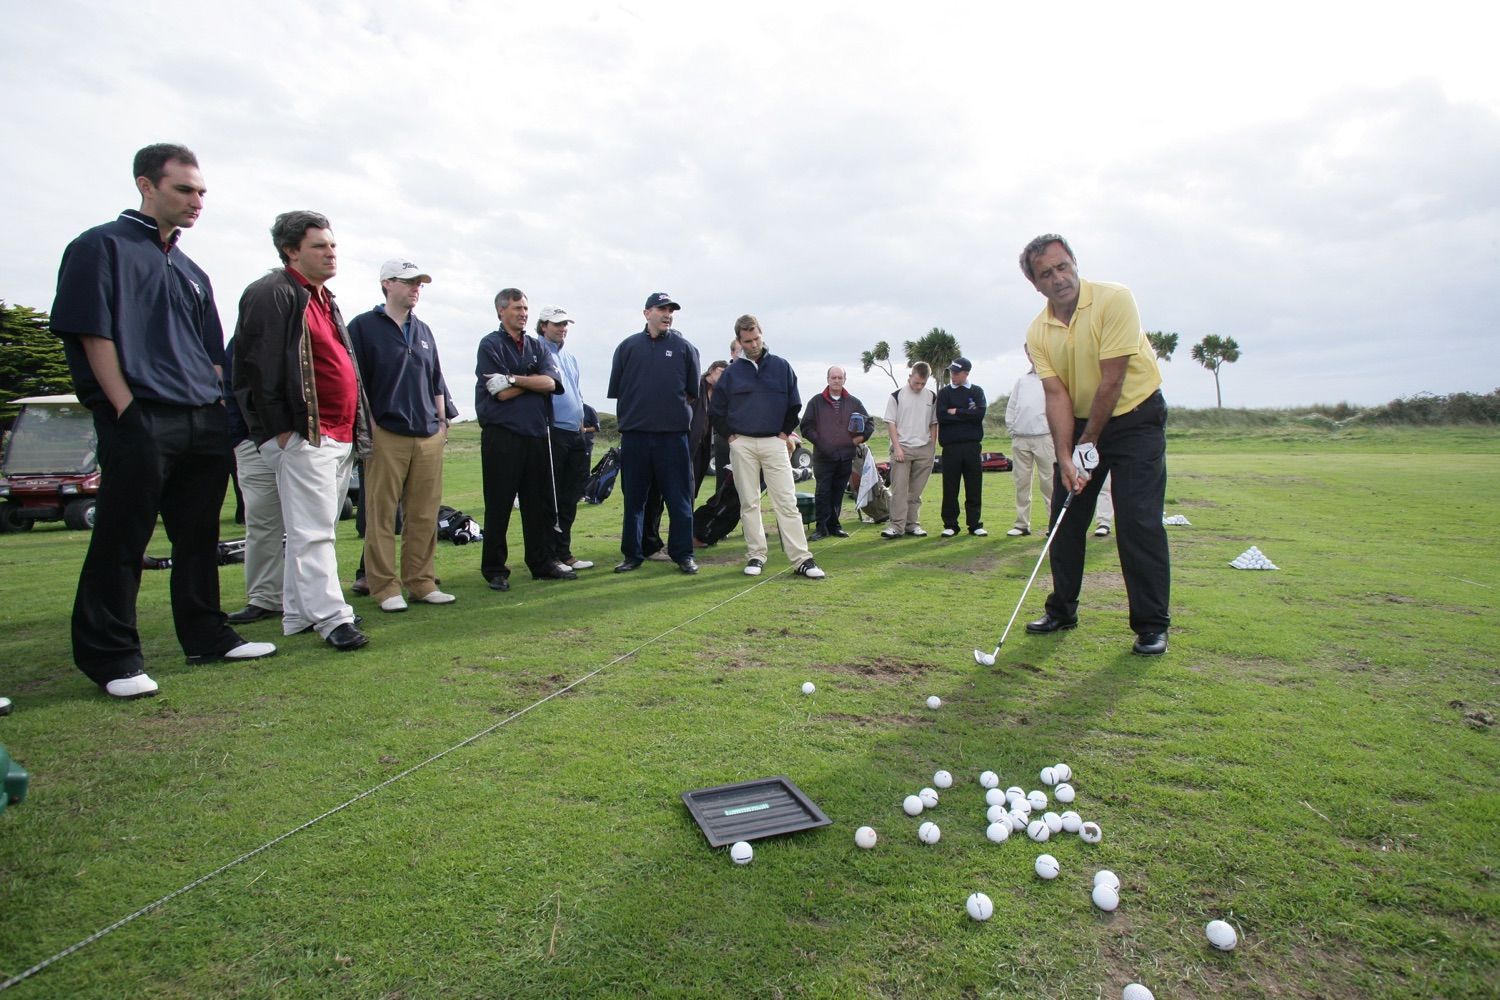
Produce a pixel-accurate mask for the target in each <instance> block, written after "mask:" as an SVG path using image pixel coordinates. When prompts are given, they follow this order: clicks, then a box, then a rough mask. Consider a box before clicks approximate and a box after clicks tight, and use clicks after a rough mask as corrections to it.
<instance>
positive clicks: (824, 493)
mask: <svg viewBox="0 0 1500 1000" xmlns="http://www.w3.org/2000/svg"><path fill="white" fill-rule="evenodd" d="M846 378H848V376H847V374H846V373H845V372H844V369H842V368H840V367H838V366H837V365H835V366H834V367H832V368H830V369H828V387H827V388H826V389H824V390H823V391H822V392H820V393H818V394H817V395H816V396H814V397H813V398H812V399H809V400H808V401H807V409H806V410H804V411H803V412H802V437H803V438H804V439H805V440H807V441H811V442H812V444H813V448H814V449H815V450H814V451H813V476H814V477H816V479H817V481H818V486H817V491H816V492H815V493H814V495H813V503H814V507H813V510H814V511H815V513H816V520H815V521H814V523H813V528H814V530H813V534H812V537H811V538H809V539H808V541H810V542H816V541H821V540H822V539H824V538H827V537H828V536H830V535H832V536H833V537H834V538H848V537H849V532H847V531H845V530H844V528H843V525H842V524H840V523H839V517H840V514H842V507H843V505H844V493H845V492H846V491H847V490H848V489H849V474H850V472H852V471H853V466H854V449H855V447H857V446H858V445H861V444H864V443H865V440H866V439H867V438H868V437H869V436H870V413H869V411H868V410H866V409H865V404H864V403H861V402H860V401H859V400H858V399H857V398H855V397H854V396H852V395H850V394H849V393H847V392H845V391H844V380H845V379H846Z"/></svg>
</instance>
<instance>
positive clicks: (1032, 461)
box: [1010, 434, 1057, 531]
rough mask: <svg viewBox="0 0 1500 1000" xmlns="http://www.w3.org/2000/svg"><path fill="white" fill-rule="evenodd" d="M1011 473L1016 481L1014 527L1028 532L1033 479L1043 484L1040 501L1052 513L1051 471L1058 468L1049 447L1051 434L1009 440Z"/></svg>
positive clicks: (1054, 456) (1054, 455)
mask: <svg viewBox="0 0 1500 1000" xmlns="http://www.w3.org/2000/svg"><path fill="white" fill-rule="evenodd" d="M1010 447H1011V456H1010V460H1011V472H1012V473H1014V474H1015V477H1016V527H1018V528H1020V529H1022V530H1024V531H1030V530H1031V493H1032V488H1033V487H1032V485H1031V480H1032V477H1033V476H1036V477H1037V478H1040V479H1041V481H1042V483H1041V486H1042V499H1043V500H1045V501H1047V508H1046V509H1047V510H1051V509H1052V467H1053V466H1054V465H1056V464H1057V454H1056V452H1055V450H1054V448H1053V447H1052V435H1051V434H1028V435H1026V436H1025V437H1013V438H1011V439H1010Z"/></svg>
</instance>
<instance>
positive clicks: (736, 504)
mask: <svg viewBox="0 0 1500 1000" xmlns="http://www.w3.org/2000/svg"><path fill="white" fill-rule="evenodd" d="M739 523H740V491H739V490H737V489H735V488H734V473H732V472H726V473H725V474H724V485H723V486H720V487H719V488H718V489H717V490H715V491H714V495H713V496H711V497H709V498H708V501H707V502H706V503H704V504H703V505H702V506H700V507H699V508H698V509H697V510H695V511H693V537H694V538H696V539H698V541H700V542H702V543H704V544H705V545H713V544H714V543H715V542H717V541H718V540H719V539H721V538H723V537H724V536H725V535H727V534H729V533H730V532H731V531H733V530H734V526H735V525H737V524H739Z"/></svg>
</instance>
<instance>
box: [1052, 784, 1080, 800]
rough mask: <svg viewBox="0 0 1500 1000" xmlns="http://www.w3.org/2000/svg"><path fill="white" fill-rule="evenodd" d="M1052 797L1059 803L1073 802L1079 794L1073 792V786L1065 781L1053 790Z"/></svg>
mask: <svg viewBox="0 0 1500 1000" xmlns="http://www.w3.org/2000/svg"><path fill="white" fill-rule="evenodd" d="M1052 796H1053V797H1054V798H1055V799H1057V801H1059V802H1072V801H1073V800H1074V799H1075V798H1077V797H1078V793H1077V792H1075V791H1073V786H1072V785H1070V784H1068V783H1067V782H1066V781H1064V782H1062V783H1061V784H1059V785H1058V786H1057V787H1056V788H1054V789H1052Z"/></svg>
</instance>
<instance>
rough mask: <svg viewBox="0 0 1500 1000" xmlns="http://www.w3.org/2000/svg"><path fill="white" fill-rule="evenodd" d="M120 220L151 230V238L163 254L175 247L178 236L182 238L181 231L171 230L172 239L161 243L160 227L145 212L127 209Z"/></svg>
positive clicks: (121, 214)
mask: <svg viewBox="0 0 1500 1000" xmlns="http://www.w3.org/2000/svg"><path fill="white" fill-rule="evenodd" d="M120 219H121V220H122V221H125V222H134V223H136V224H137V225H139V226H141V227H143V228H145V229H149V230H151V236H152V237H153V238H154V239H155V240H156V242H157V245H159V246H160V247H161V248H162V251H163V252H166V251H169V250H171V249H172V248H173V247H175V246H177V240H178V238H179V237H180V236H182V230H181V229H174V230H172V238H171V239H169V240H167V242H165V243H162V241H161V225H160V224H159V223H158V222H157V221H156V220H155V219H153V218H151V216H149V215H147V214H146V213H145V212H137V211H136V210H135V209H133V208H127V209H126V210H125V211H123V212H121V213H120Z"/></svg>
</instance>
